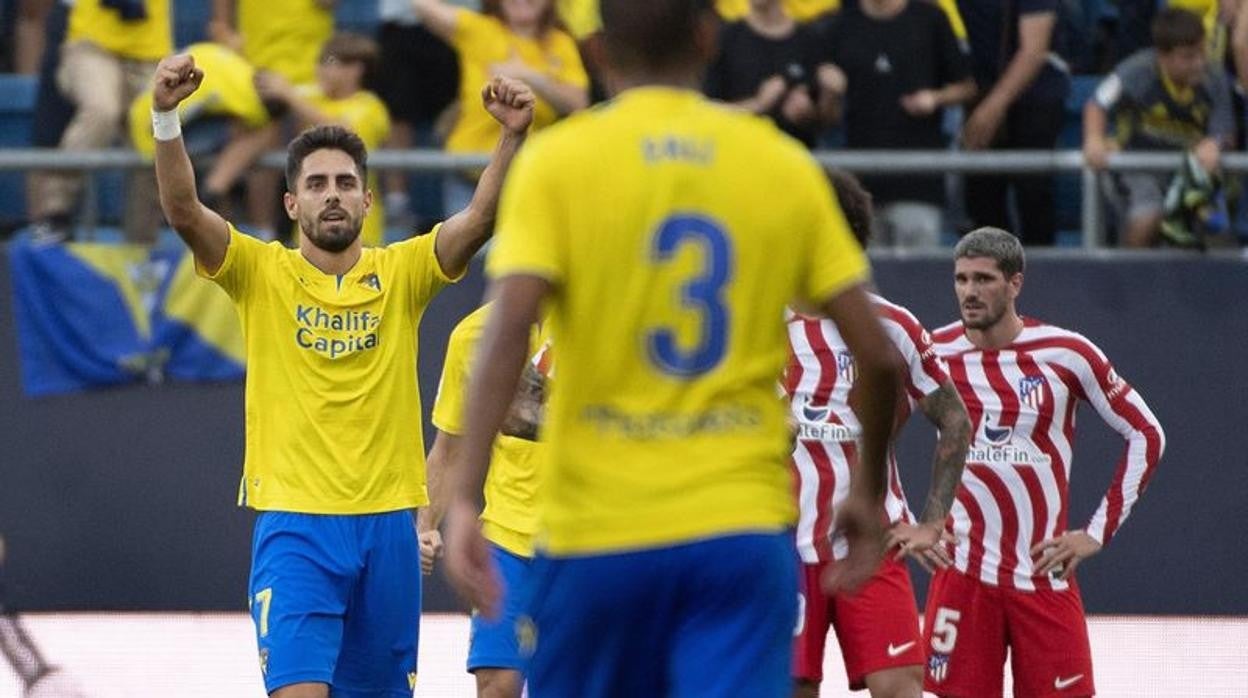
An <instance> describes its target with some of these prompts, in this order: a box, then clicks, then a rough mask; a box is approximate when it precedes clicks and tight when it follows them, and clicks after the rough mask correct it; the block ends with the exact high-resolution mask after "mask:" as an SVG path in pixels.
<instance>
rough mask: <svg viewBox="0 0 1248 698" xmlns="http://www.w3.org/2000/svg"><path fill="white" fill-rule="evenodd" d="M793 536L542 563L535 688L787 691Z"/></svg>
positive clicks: (600, 692)
mask: <svg viewBox="0 0 1248 698" xmlns="http://www.w3.org/2000/svg"><path fill="white" fill-rule="evenodd" d="M796 589H797V552H796V550H795V549H794V547H793V534H792V533H791V532H783V533H774V534H745V535H732V536H724V537H721V538H711V539H707V540H703V541H698V542H694V543H688V544H684V545H677V546H672V547H666V548H656V549H652V550H642V551H637V552H629V553H619V554H613V555H595V556H587V557H563V558H548V557H543V556H539V557H538V558H537V559H536V560H535V561H534V566H533V581H532V590H531V598H532V599H533V602H532V604H531V606H532V614H533V622H534V624H535V626H536V633H537V647H536V651H535V653H534V655H533V659H532V661H531V662H530V664H529V667H528V675H527V678H528V686H529V695H530V696H533V697H534V698H546V697H548V696H551V697H554V696H559V697H562V696H578V697H580V698H598V697H603V698H605V697H607V696H704V697H707V698H710V697H713V696H725V697H728V696H732V697H736V696H762V697H764V698H770V697H772V696H788V695H790V694H791V692H792V690H793V689H792V678H791V677H790V676H789V671H790V668H791V667H790V664H791V656H792V649H793V627H794V625H795V623H796V619H797V594H796V593H795V590H796Z"/></svg>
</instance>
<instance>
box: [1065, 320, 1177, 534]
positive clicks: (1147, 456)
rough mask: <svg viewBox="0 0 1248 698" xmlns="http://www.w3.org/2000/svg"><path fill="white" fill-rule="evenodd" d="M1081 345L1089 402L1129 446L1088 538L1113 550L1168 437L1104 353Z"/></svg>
mask: <svg viewBox="0 0 1248 698" xmlns="http://www.w3.org/2000/svg"><path fill="white" fill-rule="evenodd" d="M1080 344H1081V349H1080V350H1079V353H1080V354H1081V355H1082V358H1083V361H1080V362H1079V368H1078V370H1076V371H1075V374H1076V376H1077V378H1078V380H1079V383H1080V387H1081V388H1082V390H1083V393H1084V396H1085V397H1086V398H1087V400H1088V403H1089V404H1091V405H1092V407H1093V408H1094V409H1095V410H1096V412H1097V414H1099V415H1100V416H1101V419H1103V420H1105V423H1106V424H1108V425H1109V426H1110V427H1111V428H1113V429H1114V430H1115V431H1117V432H1118V433H1119V434H1120V435H1122V438H1123V441H1125V442H1126V443H1125V445H1124V447H1123V451H1122V455H1121V456H1120V457H1119V459H1118V464H1117V467H1116V468H1115V470H1114V477H1113V480H1112V481H1111V482H1110V485H1109V489H1108V490H1107V491H1106V493H1105V496H1104V497H1102V498H1101V503H1100V506H1098V507H1097V509H1096V513H1094V514H1093V515H1092V519H1091V521H1089V522H1088V526H1087V528H1086V531H1087V533H1088V535H1090V536H1092V538H1094V539H1095V540H1097V541H1098V542H1099V543H1100V544H1101V545H1107V544H1108V543H1109V541H1110V539H1112V538H1113V536H1114V534H1115V533H1116V532H1117V531H1118V529H1119V528H1120V527H1121V526H1122V524H1123V522H1124V521H1126V520H1127V516H1129V515H1130V513H1131V509H1132V507H1134V506H1135V503H1136V501H1137V500H1138V499H1139V497H1140V495H1141V494H1143V492H1144V489H1145V488H1146V487H1147V486H1148V481H1149V479H1150V478H1151V477H1152V475H1153V472H1154V471H1155V469H1156V467H1157V462H1158V461H1159V460H1161V454H1162V452H1163V451H1164V450H1165V442H1166V437H1165V433H1164V432H1163V431H1162V429H1161V424H1160V423H1159V422H1158V421H1157V417H1156V416H1154V415H1153V412H1152V410H1150V409H1149V407H1148V405H1147V404H1146V403H1145V402H1144V398H1142V397H1141V396H1140V394H1139V393H1137V392H1136V391H1135V389H1134V388H1132V387H1131V385H1130V384H1129V383H1127V382H1126V381H1125V380H1123V379H1122V377H1121V376H1119V375H1118V373H1117V372H1116V371H1115V370H1114V367H1113V365H1112V364H1110V362H1109V360H1108V359H1107V358H1106V357H1105V355H1104V354H1103V353H1101V351H1100V349H1098V348H1096V347H1095V346H1093V345H1092V343H1091V342H1088V341H1087V340H1082V341H1081V342H1080Z"/></svg>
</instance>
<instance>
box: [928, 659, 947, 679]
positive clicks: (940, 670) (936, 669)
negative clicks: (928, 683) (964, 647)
mask: <svg viewBox="0 0 1248 698" xmlns="http://www.w3.org/2000/svg"><path fill="white" fill-rule="evenodd" d="M927 673H928V674H930V675H931V677H932V681H935V682H936V683H940V682H941V681H944V680H945V678H946V677H948V676H949V655H947V654H940V653H938V652H933V653H932V656H930V657H928V658H927Z"/></svg>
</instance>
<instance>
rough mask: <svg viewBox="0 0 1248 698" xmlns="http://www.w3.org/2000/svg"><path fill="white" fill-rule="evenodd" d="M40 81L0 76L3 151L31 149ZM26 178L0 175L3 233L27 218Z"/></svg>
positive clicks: (0, 224)
mask: <svg viewBox="0 0 1248 698" xmlns="http://www.w3.org/2000/svg"><path fill="white" fill-rule="evenodd" d="M38 87H39V81H38V80H37V79H36V78H34V77H32V76H29V75H9V74H0V148H25V147H27V146H29V145H30V127H31V124H32V123H33V111H34V106H35V92H36V90H37V89H38ZM25 192H26V188H25V175H23V174H22V173H21V172H12V171H9V172H0V229H7V228H10V227H12V226H14V225H17V224H19V223H20V222H21V221H22V220H23V219H24V218H25V217H26V193H25Z"/></svg>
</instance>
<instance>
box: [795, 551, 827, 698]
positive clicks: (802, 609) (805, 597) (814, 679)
mask: <svg viewBox="0 0 1248 698" xmlns="http://www.w3.org/2000/svg"><path fill="white" fill-rule="evenodd" d="M826 565H827V563H814V564H809V563H803V564H802V565H800V566H799V568H798V593H797V627H796V628H794V629H793V678H794V679H796V680H798V681H799V682H808V683H813V684H815V685H816V686H817V685H818V683H819V682H820V681H822V680H823V654H824V650H825V648H826V647H827V641H828V629H829V628H830V627H831V625H832V606H831V599H829V598H828V595H827V594H825V593H823V589H821V588H820V587H819V577H820V576H822V574H823V570H824V569H825V568H826ZM815 694H816V695H817V694H818V689H817V688H816V689H815Z"/></svg>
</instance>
